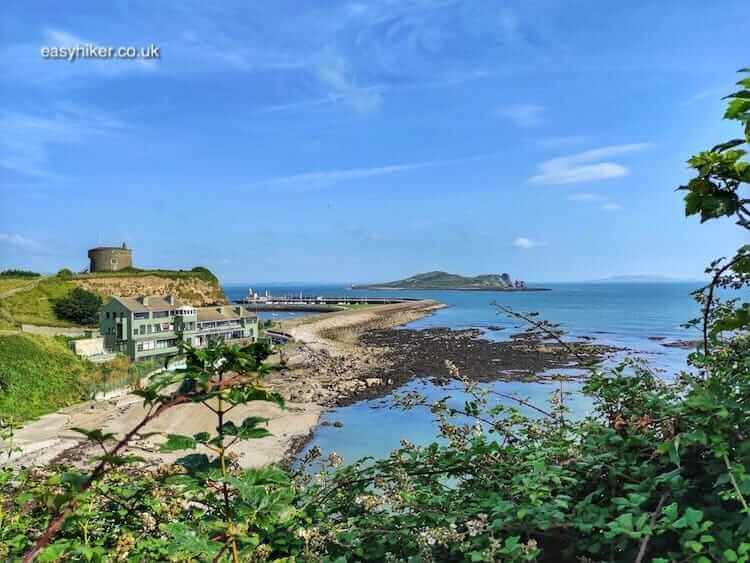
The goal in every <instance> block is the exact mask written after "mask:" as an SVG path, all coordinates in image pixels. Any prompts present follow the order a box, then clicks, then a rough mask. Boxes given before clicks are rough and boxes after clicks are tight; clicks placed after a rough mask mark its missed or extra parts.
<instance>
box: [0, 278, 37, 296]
mask: <svg viewBox="0 0 750 563" xmlns="http://www.w3.org/2000/svg"><path fill="white" fill-rule="evenodd" d="M43 279H45V276H40V277H38V278H34V279H33V280H31V281H30V282H28V283H25V284H23V285H19V286H18V287H14V288H13V289H9V290H7V291H3V292H2V293H0V299H5V298H6V297H10V296H11V295H13V294H15V293H18V292H19V291H26V290H28V289H31V288H32V287H34V286H36V285H37V284H38V283H39V282H40V281H42V280H43Z"/></svg>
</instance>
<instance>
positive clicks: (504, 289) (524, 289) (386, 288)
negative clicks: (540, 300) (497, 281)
mask: <svg viewBox="0 0 750 563" xmlns="http://www.w3.org/2000/svg"><path fill="white" fill-rule="evenodd" d="M352 289H371V290H373V291H500V292H503V293H515V292H518V293H523V292H528V291H552V288H549V287H391V286H387V285H353V286H352Z"/></svg>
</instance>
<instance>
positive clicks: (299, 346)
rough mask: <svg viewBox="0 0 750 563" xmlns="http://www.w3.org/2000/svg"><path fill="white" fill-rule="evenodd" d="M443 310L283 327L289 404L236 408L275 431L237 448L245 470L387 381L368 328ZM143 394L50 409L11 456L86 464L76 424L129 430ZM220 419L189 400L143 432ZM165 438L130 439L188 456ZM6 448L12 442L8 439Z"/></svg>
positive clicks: (342, 315) (417, 307)
mask: <svg viewBox="0 0 750 563" xmlns="http://www.w3.org/2000/svg"><path fill="white" fill-rule="evenodd" d="M440 307H442V305H441V304H439V303H437V302H434V301H418V302H408V303H398V304H393V305H383V306H374V307H368V308H364V309H357V310H352V311H344V312H337V313H329V314H323V315H316V316H314V317H307V318H301V319H297V320H294V321H285V322H283V323H282V330H284V331H286V332H289V333H290V334H292V335H293V336H294V339H295V342H294V343H293V344H291V345H289V346H287V349H286V350H285V352H284V353H285V360H286V364H287V368H286V369H284V370H281V371H279V372H277V373H274V374H272V375H271V377H269V379H268V380H267V384H268V386H269V387H271V388H273V389H274V390H276V391H278V392H280V393H281V394H282V395H283V396H284V397H285V398H286V399H287V401H288V402H287V405H286V408H285V409H280V408H279V407H277V406H275V405H270V404H267V403H258V402H255V403H249V404H247V405H243V406H240V407H237V408H236V409H235V410H234V411H232V413H231V415H230V417H229V418H230V419H231V420H234V421H242V420H243V419H244V418H245V417H247V416H250V415H256V416H263V417H266V418H269V419H270V420H269V422H268V429H269V430H270V431H271V432H272V433H273V436H270V437H267V438H263V439H260V440H251V441H247V442H244V443H241V444H238V445H237V446H236V447H235V448H233V451H234V452H235V454H237V461H238V463H239V464H240V465H242V466H244V467H260V466H263V465H267V464H269V463H274V462H280V461H282V460H283V459H284V458H285V457H286V456H287V455H288V454H289V453H290V450H294V449H295V448H296V447H297V446H298V445H299V444H300V443H302V442H303V441H304V440H305V439H306V438H307V437H308V436H309V435H310V433H311V432H312V430H313V429H314V428H315V426H316V424H317V422H318V419H319V417H320V414H321V413H322V412H323V410H325V408H326V407H329V406H333V405H335V404H337V403H338V402H340V401H341V400H342V399H345V398H346V397H348V396H350V395H352V396H353V395H355V394H357V393H361V392H362V391H365V390H367V389H368V388H372V387H374V386H378V385H381V384H387V383H388V381H387V380H383V379H380V378H377V377H369V376H367V375H369V374H371V373H372V372H374V371H376V369H377V365H378V359H379V358H380V357H381V356H382V354H383V351H382V350H377V349H370V348H368V349H365V348H364V347H363V346H362V345H360V344H359V337H360V336H361V335H362V334H363V333H364V332H365V331H368V330H372V329H384V328H391V327H394V326H398V325H402V324H404V323H407V322H409V321H412V320H415V319H418V318H420V317H423V316H425V315H428V314H430V313H431V312H432V311H434V310H436V309H438V308H440ZM144 413H145V411H144V408H143V406H142V399H141V398H140V397H137V396H135V395H132V394H130V393H127V392H124V393H123V394H122V395H121V396H119V397H114V398H110V399H108V400H103V401H88V402H85V403H80V404H78V405H74V406H71V407H68V408H65V409H62V410H60V411H57V412H55V413H51V414H48V415H45V416H43V417H41V418H39V419H38V420H36V421H32V422H30V423H28V424H26V425H25V426H24V427H23V428H21V429H19V430H17V431H16V433H15V436H14V439H13V446H14V447H17V448H19V449H20V451H18V452H16V453H14V454H13V455H12V457H11V459H10V462H9V463H11V464H12V465H15V466H27V467H28V466H41V465H46V464H49V463H60V462H66V463H83V462H85V460H86V459H88V458H89V457H90V456H92V455H96V454H97V452H98V449H96V448H94V447H91V445H90V444H88V443H86V442H84V441H83V440H82V436H81V435H80V434H78V433H76V432H75V431H73V430H72V428H75V427H81V428H87V429H95V428H101V429H102V430H103V431H105V432H113V433H115V434H116V435H118V436H119V435H122V434H124V433H125V432H127V431H128V430H130V429H131V428H132V427H133V426H135V425H136V424H137V423H138V422H139V421H140V420H141V419H142V418H143V416H144ZM214 426H215V418H214V415H213V413H211V412H210V411H209V410H208V409H207V408H205V407H203V406H201V405H186V406H179V407H176V408H174V409H173V410H171V411H168V412H167V413H165V414H164V415H163V416H161V417H160V418H158V419H156V420H154V421H153V422H152V423H150V424H149V425H148V426H146V427H145V428H144V430H143V432H144V434H145V433H149V432H159V433H162V434H163V435H166V434H167V433H179V434H188V435H190V434H194V433H197V432H202V431H213V430H214ZM163 435H162V436H151V437H148V438H146V439H142V440H137V441H135V442H133V443H132V444H131V447H130V452H131V453H133V454H136V455H139V456H141V457H143V458H145V459H146V460H147V461H148V462H150V463H153V464H160V463H167V462H171V461H174V459H176V458H177V457H180V455H184V454H163V453H160V452H159V451H158V445H159V442H160V441H161V440H163V439H164V437H163ZM6 446H7V444H6Z"/></svg>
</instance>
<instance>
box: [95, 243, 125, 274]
mask: <svg viewBox="0 0 750 563" xmlns="http://www.w3.org/2000/svg"><path fill="white" fill-rule="evenodd" d="M89 260H90V265H89V272H116V271H117V270H122V269H124V268H132V267H133V251H132V250H131V249H130V248H128V246H127V245H126V244H125V243H124V242H123V243H122V246H99V247H97V248H92V249H91V250H89Z"/></svg>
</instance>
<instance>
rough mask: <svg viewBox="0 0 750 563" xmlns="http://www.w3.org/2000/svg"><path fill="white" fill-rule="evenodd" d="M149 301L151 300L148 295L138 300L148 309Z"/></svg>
mask: <svg viewBox="0 0 750 563" xmlns="http://www.w3.org/2000/svg"><path fill="white" fill-rule="evenodd" d="M148 299H149V298H148V295H142V296H141V297H140V298H139V299H138V301H140V302H141V304H142V305H145V306H146V307H148Z"/></svg>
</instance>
